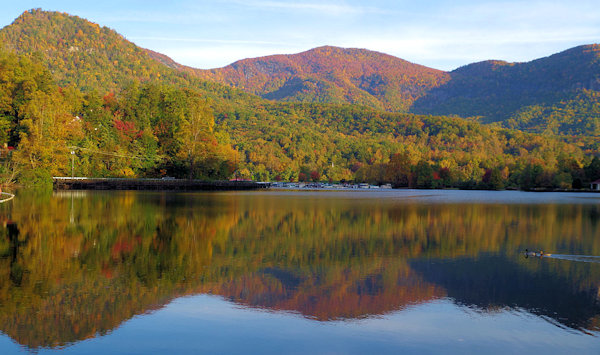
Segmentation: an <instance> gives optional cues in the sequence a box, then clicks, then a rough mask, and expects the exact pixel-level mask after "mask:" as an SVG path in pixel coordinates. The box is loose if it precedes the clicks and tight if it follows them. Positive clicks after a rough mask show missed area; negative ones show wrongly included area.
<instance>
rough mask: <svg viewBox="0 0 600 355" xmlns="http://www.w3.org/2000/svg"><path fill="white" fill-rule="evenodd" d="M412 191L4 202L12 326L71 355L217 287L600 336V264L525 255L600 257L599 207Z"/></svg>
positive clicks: (3, 304) (291, 306)
mask: <svg viewBox="0 0 600 355" xmlns="http://www.w3.org/2000/svg"><path fill="white" fill-rule="evenodd" d="M402 193H403V192H394V193H390V194H388V195H385V196H384V197H385V198H381V196H376V198H373V197H372V196H371V195H366V194H364V193H363V194H338V195H336V194H329V195H323V194H310V193H309V194H294V193H272V192H271V193H269V192H259V193H258V192H257V193H214V194H211V193H194V194H185V193H181V194H172V193H148V192H140V193H136V192H99V193H86V192H75V193H59V194H54V195H51V194H46V195H37V194H27V193H21V194H19V196H18V198H17V199H15V200H13V203H12V204H11V205H3V206H0V273H1V274H2V275H1V277H0V330H1V331H2V332H4V333H6V334H8V335H9V336H10V337H12V338H13V339H15V340H16V341H17V342H19V343H20V344H23V345H26V346H28V347H31V348H37V347H56V346H62V345H65V344H69V343H72V342H77V341H80V340H82V339H86V338H90V337H95V336H97V335H102V334H106V333H107V332H110V331H111V330H113V329H115V328H116V327H118V326H119V325H120V324H121V323H122V322H124V321H126V320H128V319H130V318H131V317H133V316H134V315H136V314H142V313H145V312H149V311H152V310H155V309H158V308H160V307H162V306H164V305H165V304H167V303H168V302H169V301H171V300H172V299H174V298H176V297H180V296H183V295H192V294H203V293H206V294H216V295H220V296H222V297H225V298H226V299H229V300H231V301H233V302H236V303H238V304H241V305H245V306H248V307H258V308H264V309H268V310H284V311H292V312H296V313H299V314H301V315H303V316H305V317H308V318H311V319H316V320H320V321H329V320H344V319H356V318H366V317H371V316H376V315H383V314H388V313H389V312H392V311H398V310H402V309H405V308H406V307H408V306H411V305H415V304H422V303H425V302H431V301H433V300H436V299H440V298H446V297H449V298H450V299H452V300H454V302H455V303H456V304H459V305H465V306H468V307H472V308H474V309H477V310H479V311H483V312H499V311H502V310H504V309H519V310H521V309H524V310H527V311H528V312H530V313H532V314H535V315H539V316H543V317H545V318H547V319H549V320H551V321H552V322H555V323H556V324H560V325H561V326H565V327H569V328H572V329H577V330H582V331H586V332H588V331H592V332H594V331H598V330H599V329H598V315H599V314H600V309H599V306H598V286H599V285H600V284H599V283H600V264H597V263H583V262H577V261H574V260H558V259H556V260H552V259H545V258H544V259H537V258H529V259H525V258H523V256H522V254H521V253H520V252H519V251H520V250H524V249H525V248H529V249H532V250H545V251H549V252H553V253H556V254H569V255H600V239H599V237H600V229H599V227H598V223H597V216H598V215H600V213H599V211H600V208H599V206H598V204H594V203H593V202H594V201H595V200H583V199H582V200H581V201H579V202H577V203H564V201H562V202H560V203H542V202H537V203H535V204H525V203H519V204H507V203H481V202H473V201H471V202H469V201H468V200H464V196H463V195H461V199H457V200H458V201H459V202H456V203H452V196H451V194H452V193H453V192H451V193H449V195H444V196H443V201H444V203H437V201H432V195H431V192H429V194H425V193H424V194H423V198H419V197H418V196H419V195H418V193H415V192H411V193H410V196H411V197H410V198H404V197H403V195H402ZM415 194H416V195H415ZM442 194H443V193H442ZM519 196H521V195H519Z"/></svg>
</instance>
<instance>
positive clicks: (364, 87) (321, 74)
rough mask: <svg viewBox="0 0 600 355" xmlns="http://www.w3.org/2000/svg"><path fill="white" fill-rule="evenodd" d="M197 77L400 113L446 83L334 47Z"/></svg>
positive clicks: (271, 94)
mask: <svg viewBox="0 0 600 355" xmlns="http://www.w3.org/2000/svg"><path fill="white" fill-rule="evenodd" d="M198 73H199V75H200V76H201V77H203V78H205V79H208V80H211V81H217V82H220V83H225V84H228V85H232V86H235V87H238V88H241V89H243V90H245V91H247V92H250V93H253V94H257V95H260V96H262V97H264V98H267V99H274V100H280V101H303V102H330V103H351V104H360V105H364V106H370V107H374V108H378V109H384V110H387V111H403V112H406V111H408V109H409V107H410V106H411V105H412V103H413V102H414V101H415V100H417V99H419V98H420V97H423V96H425V95H426V93H427V91H428V90H429V89H431V88H432V87H437V86H440V85H442V84H444V83H445V82H446V81H448V79H449V76H448V74H446V73H444V72H442V71H439V70H435V69H431V68H427V67H424V66H421V65H417V64H413V63H410V62H407V61H405V60H402V59H399V58H396V57H393V56H390V55H387V54H383V53H378V52H373V51H368V50H365V49H354V48H338V47H319V48H315V49H311V50H309V51H306V52H302V53H298V54H292V55H273V56H268V57H262V58H254V59H244V60H240V61H238V62H235V63H233V64H231V65H229V66H226V67H224V68H220V69H212V70H208V71H198Z"/></svg>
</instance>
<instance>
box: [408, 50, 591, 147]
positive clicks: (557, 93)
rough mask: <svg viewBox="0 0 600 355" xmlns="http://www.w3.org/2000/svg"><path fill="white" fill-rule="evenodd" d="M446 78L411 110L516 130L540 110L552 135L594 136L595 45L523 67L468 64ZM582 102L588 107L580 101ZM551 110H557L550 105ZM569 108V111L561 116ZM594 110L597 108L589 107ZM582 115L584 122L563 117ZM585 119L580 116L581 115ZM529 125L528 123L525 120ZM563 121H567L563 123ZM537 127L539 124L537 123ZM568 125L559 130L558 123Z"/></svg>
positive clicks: (497, 63) (527, 124)
mask: <svg viewBox="0 0 600 355" xmlns="http://www.w3.org/2000/svg"><path fill="white" fill-rule="evenodd" d="M450 76H451V79H450V80H449V81H448V82H446V83H444V84H443V85H440V86H439V87H437V88H435V89H433V90H431V91H430V92H429V93H428V95H427V96H424V97H422V98H420V99H419V100H417V102H415V104H414V105H413V107H412V108H411V110H412V111H413V112H417V113H428V114H438V115H448V114H457V115H460V116H463V117H466V116H481V117H482V118H483V121H484V122H496V121H504V120H506V119H509V118H515V119H516V121H517V123H519V122H522V124H520V125H517V127H519V128H528V129H532V128H534V127H533V125H531V124H529V122H523V120H524V119H525V116H526V115H529V116H532V115H535V113H531V111H537V110H540V109H541V107H544V110H545V111H546V116H552V115H554V116H556V117H554V118H552V119H548V118H547V120H548V121H547V123H548V124H547V125H542V126H539V127H537V129H535V130H536V131H543V130H545V128H546V127H548V126H550V127H551V128H550V129H551V130H552V125H556V127H554V129H553V130H554V131H555V133H558V132H562V133H572V134H582V133H588V134H589V133H593V134H596V135H597V134H598V128H597V126H598V125H600V120H599V116H598V112H597V111H598V109H597V106H598V103H599V101H598V95H597V92H598V91H600V45H597V44H596V45H587V46H579V47H575V48H572V49H569V50H566V51H564V52H561V53H557V54H554V55H552V56H549V57H546V58H541V59H537V60H534V61H531V62H527V63H507V62H502V61H487V62H481V63H475V64H470V65H467V66H464V67H461V68H458V69H456V70H454V71H452V72H451V73H450ZM582 101H585V102H587V103H588V104H585V103H581V104H580V102H582ZM555 106H556V107H555ZM569 107H570V109H571V110H570V111H572V112H571V113H568V112H565V109H567V108H569ZM594 107H596V108H594ZM528 112H529V113H528ZM582 114H583V116H585V115H587V116H588V117H587V122H575V123H579V125H575V126H574V125H572V124H570V125H569V124H568V121H572V120H571V119H570V118H566V117H564V116H573V115H582ZM582 118H585V117H582ZM527 121H529V120H527ZM563 121H567V122H563ZM537 123H538V124H539V123H541V122H540V120H539V119H538V122H537ZM564 123H567V124H566V125H565V126H564V127H563V124H564Z"/></svg>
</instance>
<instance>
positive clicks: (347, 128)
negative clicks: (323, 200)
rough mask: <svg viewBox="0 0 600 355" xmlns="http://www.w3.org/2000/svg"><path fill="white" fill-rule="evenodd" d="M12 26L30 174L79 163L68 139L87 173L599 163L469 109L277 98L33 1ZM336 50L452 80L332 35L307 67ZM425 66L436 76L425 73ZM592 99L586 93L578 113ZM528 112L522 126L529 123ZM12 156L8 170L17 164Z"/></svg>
mask: <svg viewBox="0 0 600 355" xmlns="http://www.w3.org/2000/svg"><path fill="white" fill-rule="evenodd" d="M0 39H1V41H2V47H3V48H4V49H3V50H0V62H1V63H0V64H1V65H0V74H1V75H0V80H2V86H1V87H2V92H0V94H1V95H2V96H1V97H0V103H1V104H2V105H1V106H0V127H1V128H2V130H1V131H0V133H1V135H0V138H2V139H3V140H4V141H3V142H0V144H4V143H7V144H8V145H11V146H14V147H16V149H15V153H14V154H13V159H12V161H11V163H12V164H13V168H14V169H16V170H20V174H21V176H22V177H27V178H32V175H33V178H38V177H44V176H49V175H51V174H58V175H67V174H69V173H72V172H71V169H70V168H71V167H70V164H69V158H70V155H69V153H70V150H71V149H73V148H68V147H77V148H75V153H76V154H75V158H76V159H75V168H74V170H75V172H74V173H75V174H76V175H83V176H131V177H134V176H163V175H165V174H168V175H172V176H179V177H201V178H227V177H230V176H231V175H232V173H233V171H234V170H236V171H237V175H238V176H240V177H244V178H251V179H255V180H280V179H281V180H308V179H312V180H332V181H340V180H358V181H371V182H392V183H394V184H395V185H397V186H414V187H434V186H464V187H475V186H481V187H494V188H501V187H502V186H522V187H527V188H530V187H535V186H544V187H552V186H555V187H557V186H560V187H570V186H571V185H572V184H575V185H577V186H580V185H581V184H582V183H585V182H586V181H588V180H590V179H595V178H596V175H599V176H598V177H600V161H597V162H596V160H594V161H592V159H591V157H585V156H584V152H582V150H581V149H580V148H578V147H576V146H574V145H570V144H566V143H564V142H562V141H561V140H559V139H557V138H554V137H552V136H547V135H546V136H541V135H536V134H528V133H523V132H520V131H518V130H513V129H503V128H498V127H494V126H486V125H482V124H480V123H478V122H477V121H476V120H465V119H462V118H459V117H432V116H425V115H423V116H419V115H414V114H408V113H395V112H386V111H384V110H378V109H374V108H369V107H366V106H358V105H347V104H332V103H293V102H275V101H270V100H266V99H264V98H261V97H259V96H256V95H253V94H249V93H245V92H243V91H242V90H241V89H236V88H233V87H230V86H227V85H224V84H219V83H214V82H211V81H205V80H203V79H202V78H200V77H199V76H200V74H199V73H198V72H197V71H195V70H192V69H190V68H187V67H182V66H179V65H178V64H177V63H175V62H173V61H172V60H170V59H169V58H168V57H165V56H163V55H160V54H158V53H154V52H151V51H148V50H143V49H141V48H139V47H137V46H135V45H134V44H132V43H131V42H129V41H127V40H125V39H124V38H123V37H122V36H120V35H118V34H117V33H116V32H114V31H112V30H110V29H107V28H105V27H104V28H101V27H99V26H98V25H95V24H93V23H90V22H88V21H86V20H83V19H80V18H78V17H74V16H70V15H67V14H62V13H55V12H44V11H41V10H31V11H28V12H26V13H24V14H23V15H22V16H20V17H19V18H18V19H17V20H15V22H14V23H13V24H12V25H10V26H7V27H5V28H4V29H2V30H0ZM324 53H329V55H328V56H325V57H326V58H328V59H327V61H329V62H330V64H328V65H331V68H332V69H331V77H332V78H333V77H336V78H339V75H341V74H340V73H344V72H345V73H346V74H347V75H348V76H347V77H348V78H350V77H354V76H355V75H354V74H352V73H355V74H356V73H359V72H360V71H361V70H365V71H367V72H368V70H367V69H365V68H367V67H369V66H372V70H375V69H374V68H376V67H377V68H384V69H385V68H387V69H385V70H389V72H390V73H391V72H393V70H392V69H394V70H396V69H398V68H404V69H402V70H404V72H406V73H409V74H410V75H408V74H407V77H406V78H405V79H403V80H405V81H404V82H406V83H409V82H413V83H414V85H416V86H414V87H413V88H414V91H413V94H414V96H410V95H409V96H407V97H411V100H414V99H416V98H418V97H419V95H423V94H424V93H425V91H427V88H430V87H431V86H432V85H434V84H435V83H437V84H435V85H439V84H441V82H442V81H444V80H446V79H444V78H445V76H444V75H445V74H443V73H440V72H437V71H427V69H426V68H423V67H418V66H414V65H412V64H410V63H407V62H403V61H400V60H395V59H393V58H392V57H389V56H385V55H380V54H376V53H373V52H367V51H353V50H341V49H336V48H331V47H325V48H320V49H317V50H314V51H309V52H306V53H304V54H302V55H301V56H300V57H303V58H304V60H305V63H304V64H303V65H300V64H297V68H298V70H300V69H299V68H304V67H305V66H306V67H310V66H311V65H313V66H315V65H316V64H314V63H313V64H310V65H309V64H308V63H309V62H310V60H309V59H308V58H312V57H315V58H316V57H323V55H324ZM348 53H350V54H352V55H354V56H359V57H360V56H362V57H364V58H363V60H362V61H361V62H360V63H362V64H360V65H359V64H352V63H350V61H348V58H349V54H348ZM336 56H339V57H341V58H346V59H344V60H345V61H344V60H342V63H346V64H343V65H341V66H340V68H346V69H344V70H341V71H340V70H338V69H335V68H336V66H335V65H334V64H335V63H334V60H333V58H335V57H336ZM278 58H279V60H283V59H282V58H284V57H278ZM375 58H384V59H385V60H384V62H385V61H386V60H387V62H386V63H387V64H381V65H379V64H375ZM250 62H252V61H250ZM290 63H292V62H291V61H288V62H287V64H286V65H288V64H289V65H290V66H291V65H292V64H290ZM323 65H324V64H323ZM241 67H243V66H242V65H241V64H240V63H238V68H241ZM275 67H277V66H274V67H273V68H275ZM46 68H47V69H46ZM248 68H250V67H248ZM264 68H265V67H263V69H264ZM360 68H363V69H360ZM313 69H314V68H313ZM313 69H311V70H313ZM232 70H233V69H232ZM248 70H250V69H248ZM303 70H304V69H303ZM315 70H316V69H315ZM369 70H371V69H369ZM263 71H264V70H263ZM306 71H307V72H308V69H306ZM313 71H314V70H313ZM419 71H425V72H427V73H430V76H426V79H422V78H421V77H419V76H418V75H417V74H416V73H417V72H419ZM242 72H243V70H242ZM396 72H400V71H396ZM216 73H217V72H212V73H211V75H216ZM373 73H374V71H373ZM353 75H354V76H353ZM390 75H391V74H390ZM282 78H283V77H282ZM339 79H340V80H342V79H341V78H339ZM319 80H320V79H319ZM336 80H337V79H336ZM361 80H362V79H361ZM386 80H387V79H386ZM436 80H438V81H436ZM348 82H350V83H352V80H350V79H348ZM423 83H425V84H423ZM363 84H364V85H363V86H364V87H366V86H368V85H367V84H365V83H363ZM353 85H354V84H353ZM365 85H366V86H365ZM419 85H420V86H419ZM445 85H449V83H447V84H445ZM355 87H360V85H358V86H356V85H355ZM374 87H375V86H373V87H372V89H373V88H374ZM408 88H409V89H410V87H408ZM357 90H358V89H357ZM361 90H362V89H361ZM373 90H375V89H373ZM386 90H388V89H386ZM390 90H392V89H389V90H388V91H390ZM363 91H364V90H363ZM375 91H376V90H375ZM409 91H410V90H409ZM357 92H358V91H357ZM364 92H365V93H366V92H367V91H364ZM382 95H383V94H382ZM342 96H343V95H342ZM364 97H367V96H364ZM371 97H375V96H372V95H371ZM398 97H400V96H398ZM403 97H404V96H403ZM595 98H596V96H594V95H593V93H591V94H590V96H589V100H588V101H590V103H589V105H588V106H590V107H592V108H593V107H595V106H594V104H593V101H594V100H595ZM290 99H291V98H290ZM298 99H299V98H298ZM422 99H423V98H422ZM422 99H421V100H422ZM324 100H325V101H328V99H324ZM390 100H391V99H390ZM329 101H330V100H329ZM341 101H342V102H345V100H341ZM377 102H379V101H377ZM389 102H392V101H389ZM382 105H383V104H382ZM372 106H377V105H372ZM565 107H567V108H568V107H570V106H568V104H565ZM586 110H588V108H586V106H585V105H582V108H581V110H580V111H581V112H579V113H578V114H577V115H574V116H573V119H572V120H575V121H576V120H578V119H580V118H581V117H583V116H585V112H586ZM522 114H523V115H524V116H523V118H522V119H520V120H514V121H511V124H512V125H513V126H515V127H520V125H525V123H524V122H525V120H526V118H525V112H523V113H522ZM528 122H532V120H529V121H528ZM194 132H195V133H194ZM593 144H596V146H597V145H598V142H597V141H596V142H595V143H593V142H592V143H591V145H588V148H589V147H590V146H591V147H594V146H593ZM594 149H595V148H594ZM594 162H596V163H594ZM594 164H596V165H598V168H597V169H596V168H595V167H596V165H594ZM584 166H585V167H588V169H587V170H585V169H583V168H584ZM589 167H591V168H589ZM2 169H4V170H2V171H0V175H2V174H6V172H7V169H8V168H7V165H6V164H4V165H2ZM596 170H598V171H596ZM32 172H34V174H32Z"/></svg>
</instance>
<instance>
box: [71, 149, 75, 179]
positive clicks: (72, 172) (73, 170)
mask: <svg viewBox="0 0 600 355" xmlns="http://www.w3.org/2000/svg"><path fill="white" fill-rule="evenodd" d="M74 177H75V151H74V150H71V179H72V178H74Z"/></svg>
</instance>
